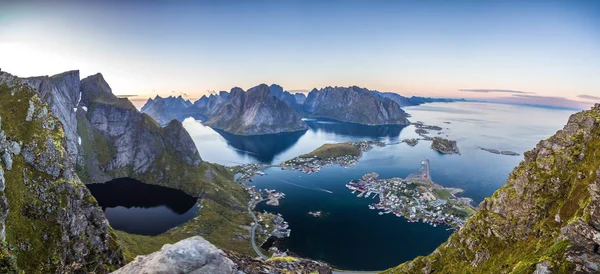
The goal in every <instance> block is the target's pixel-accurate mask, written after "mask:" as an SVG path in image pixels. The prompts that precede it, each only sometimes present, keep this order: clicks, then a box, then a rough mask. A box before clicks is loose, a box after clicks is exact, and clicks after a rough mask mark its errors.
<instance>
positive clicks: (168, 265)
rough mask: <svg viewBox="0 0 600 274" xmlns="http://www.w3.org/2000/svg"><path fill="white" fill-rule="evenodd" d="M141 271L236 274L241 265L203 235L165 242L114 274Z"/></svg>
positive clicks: (131, 273)
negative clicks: (171, 242)
mask: <svg viewBox="0 0 600 274" xmlns="http://www.w3.org/2000/svg"><path fill="white" fill-rule="evenodd" d="M137 273H148V274H149V273H156V274H159V273H164V274H168V273H198V274H200V273H206V274H209V273H210V274H212V273H220V274H234V273H238V272H237V265H235V264H234V263H233V261H231V260H230V259H229V258H227V256H226V254H225V253H224V252H223V251H222V250H220V249H218V248H217V247H215V246H214V245H212V244H211V243H209V242H208V241H207V240H205V239H204V238H202V237H200V236H195V237H191V238H188V239H185V240H182V241H179V242H177V243H175V244H172V245H170V244H167V245H164V246H163V247H162V248H161V249H160V251H157V252H154V253H152V254H149V255H146V256H138V257H137V258H135V260H134V261H133V262H131V263H129V264H127V265H126V266H124V267H122V268H121V269H119V270H117V271H115V272H113V274H137Z"/></svg>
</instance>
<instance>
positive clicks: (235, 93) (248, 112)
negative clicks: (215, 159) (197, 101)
mask: <svg viewBox="0 0 600 274" xmlns="http://www.w3.org/2000/svg"><path fill="white" fill-rule="evenodd" d="M209 103H210V102H207V105H208V104H209ZM209 110H211V111H213V112H212V113H211V115H210V117H209V120H208V121H207V122H206V123H205V124H206V125H209V126H211V127H214V128H217V129H221V130H224V131H227V132H230V133H233V134H239V135H259V134H272V133H280V132H293V131H300V130H306V129H308V126H307V125H306V124H305V123H304V121H302V117H301V116H300V115H299V114H298V113H296V112H295V111H294V110H293V109H292V108H290V107H289V106H288V105H287V104H286V103H284V102H283V101H281V100H279V99H278V98H276V97H275V96H273V95H272V94H271V91H270V90H269V86H267V85H266V84H261V85H258V86H256V87H253V88H250V89H249V90H248V92H244V91H243V90H242V89H241V88H237V87H236V88H233V89H231V92H230V93H229V95H228V96H227V98H222V100H220V101H219V100H215V102H214V104H213V106H212V109H209Z"/></svg>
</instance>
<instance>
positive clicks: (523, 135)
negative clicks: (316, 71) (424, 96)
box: [183, 102, 574, 270]
mask: <svg viewBox="0 0 600 274" xmlns="http://www.w3.org/2000/svg"><path fill="white" fill-rule="evenodd" d="M405 110H406V111H407V112H408V113H409V114H411V115H412V117H410V118H409V119H410V120H411V121H413V122H416V121H423V122H425V123H426V124H428V125H437V126H440V127H442V128H443V130H442V131H441V132H442V134H440V135H438V132H437V131H431V133H430V136H432V137H433V136H442V137H445V138H448V139H452V140H456V141H457V142H458V147H459V149H460V151H461V155H441V154H439V153H437V152H435V151H433V150H431V149H430V148H429V146H430V144H431V143H430V142H427V141H421V142H420V143H419V144H418V145H417V146H415V147H409V146H408V145H406V144H402V143H399V142H400V141H401V140H402V139H405V138H415V137H418V135H416V134H415V133H414V127H413V126H408V127H398V126H381V127H369V126H362V125H356V124H348V123H339V122H333V121H322V120H307V123H308V125H309V127H310V129H309V130H308V131H306V132H296V133H286V134H277V135H264V136H250V137H244V136H235V135H231V134H227V133H223V132H217V131H214V130H213V129H211V128H208V127H205V126H203V125H202V124H201V123H200V122H199V121H195V120H193V119H186V120H185V121H184V123H183V124H184V126H185V127H186V129H187V130H188V131H189V132H190V135H191V136H192V138H193V139H194V141H195V142H196V146H197V147H198V150H199V151H200V153H201V156H202V158H203V159H204V160H206V161H209V162H216V163H220V164H224V165H236V164H240V163H250V162H261V163H275V164H276V163H280V162H282V161H285V160H287V159H290V158H293V157H296V156H298V155H301V154H304V153H307V152H310V151H312V150H313V149H315V148H317V147H319V146H321V145H322V144H324V143H335V142H344V141H351V140H367V139H369V140H381V141H384V142H386V143H389V144H391V145H388V146H387V147H385V148H375V149H373V150H372V151H370V152H368V153H366V154H365V155H364V156H363V158H361V160H360V161H359V163H358V164H357V165H356V166H353V167H349V168H343V167H338V166H330V167H326V168H324V169H323V171H322V172H321V173H318V174H311V175H305V174H302V173H300V172H297V171H282V170H279V169H277V168H271V169H268V170H267V171H266V172H267V174H268V175H267V176H259V177H256V178H255V179H254V184H255V185H256V186H257V187H259V188H274V189H277V190H279V191H283V192H284V193H286V198H285V199H283V200H282V201H281V205H280V206H278V207H271V206H267V205H265V204H261V205H260V206H259V207H258V209H259V210H267V211H269V212H276V213H281V214H282V215H283V216H284V218H285V219H286V220H287V221H288V222H289V223H290V227H291V229H292V233H291V236H290V238H289V239H287V240H286V243H285V244H286V247H287V248H289V249H290V251H292V252H294V253H296V254H298V255H301V256H306V257H311V258H314V259H320V260H324V261H326V262H328V263H331V264H333V265H335V266H336V267H339V268H342V269H352V270H381V269H385V268H388V267H391V266H395V265H398V264H399V263H402V262H404V261H407V260H410V259H412V258H414V257H416V256H419V255H426V254H429V253H430V252H431V251H433V250H434V249H435V248H436V247H437V246H438V245H440V244H441V243H443V242H444V241H445V240H446V239H447V238H448V236H449V235H450V233H451V232H450V231H447V230H446V228H447V227H444V226H438V227H431V226H429V225H426V224H422V223H408V222H406V221H405V220H404V219H403V218H398V217H395V216H393V215H391V214H388V215H382V216H380V215H378V214H377V211H373V210H369V209H368V207H367V206H368V205H369V204H370V203H373V202H375V201H376V199H375V200H372V199H369V198H357V197H355V195H353V194H351V192H350V191H349V190H348V189H346V188H345V186H344V185H345V184H346V183H348V182H349V181H350V180H351V179H355V178H358V177H360V176H362V175H363V174H365V173H369V172H377V173H379V174H380V177H382V178H391V177H405V176H407V175H408V174H409V173H412V172H414V171H416V170H417V169H418V168H419V166H420V162H421V160H423V159H425V158H428V159H430V161H431V168H432V170H431V176H432V179H433V180H434V181H435V182H436V183H439V184H441V185H444V186H449V187H459V188H462V189H464V190H465V191H464V193H463V194H462V196H465V197H469V198H472V199H473V200H474V203H475V205H476V204H478V203H479V202H480V201H481V200H482V199H483V198H485V197H487V196H490V195H491V194H492V193H493V192H494V191H495V190H496V189H498V188H499V187H500V186H502V185H503V184H504V183H505V181H506V178H507V177H508V174H509V173H510V172H511V171H512V169H513V168H514V167H515V166H516V165H517V164H518V163H519V162H520V161H521V160H522V157H523V156H504V155H496V154H491V153H489V152H486V151H482V150H479V149H478V147H485V148H492V149H501V150H512V151H515V152H518V153H521V154H522V153H523V152H525V151H527V150H529V149H531V148H533V146H534V145H535V144H536V143H537V142H538V141H539V140H541V139H545V138H547V137H549V136H551V135H552V134H554V133H555V132H556V131H557V130H558V129H560V128H561V127H562V125H564V124H565V123H566V122H567V119H568V117H569V115H570V114H572V113H573V112H574V111H569V110H556V109H544V108H534V107H527V106H515V105H500V104H486V103H462V102H461V103H433V104H426V105H422V106H416V107H408V108H405ZM322 189H326V190H329V191H332V192H333V193H328V192H325V191H322ZM315 210H321V211H323V212H325V213H326V216H325V217H324V218H314V217H312V216H310V215H309V214H308V212H309V211H315Z"/></svg>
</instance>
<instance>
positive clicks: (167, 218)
mask: <svg viewBox="0 0 600 274" xmlns="http://www.w3.org/2000/svg"><path fill="white" fill-rule="evenodd" d="M87 187H88V189H89V190H90V192H91V193H92V195H93V196H94V198H96V200H97V201H98V204H100V207H102V210H104V214H105V215H106V218H107V219H108V222H109V223H110V225H111V226H112V227H113V228H115V229H118V230H122V231H125V232H128V233H134V234H141V235H158V234H160V233H163V232H166V231H167V230H169V229H171V228H173V227H176V226H178V225H181V224H183V223H185V222H187V221H189V220H190V219H192V218H193V217H194V216H196V213H198V210H199V207H198V205H197V199H196V198H194V197H192V196H190V195H188V194H186V193H184V192H183V191H180V190H176V189H172V188H167V187H163V186H157V185H149V184H144V183H142V182H140V181H137V180H134V179H131V178H120V179H115V180H112V181H109V182H106V183H104V184H89V185H87Z"/></svg>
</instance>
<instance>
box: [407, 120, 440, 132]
mask: <svg viewBox="0 0 600 274" xmlns="http://www.w3.org/2000/svg"><path fill="white" fill-rule="evenodd" d="M412 125H414V126H415V127H416V128H418V129H423V130H442V127H439V126H431V125H426V124H425V123H423V122H421V121H419V122H415V123H412Z"/></svg>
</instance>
